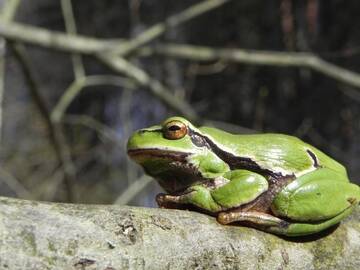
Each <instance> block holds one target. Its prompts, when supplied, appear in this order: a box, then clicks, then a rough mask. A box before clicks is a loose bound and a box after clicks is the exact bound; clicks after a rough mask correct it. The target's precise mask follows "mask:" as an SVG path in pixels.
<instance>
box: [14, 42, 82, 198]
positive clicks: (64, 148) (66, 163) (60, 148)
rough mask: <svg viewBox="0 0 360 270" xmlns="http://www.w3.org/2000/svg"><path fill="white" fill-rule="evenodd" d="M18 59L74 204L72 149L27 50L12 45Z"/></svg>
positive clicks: (68, 196)
mask: <svg viewBox="0 0 360 270" xmlns="http://www.w3.org/2000/svg"><path fill="white" fill-rule="evenodd" d="M11 48H12V50H13V52H14V55H15V57H16V59H17V60H18V62H19V64H20V67H21V69H22V72H23V73H24V76H25V79H26V81H27V83H28V86H29V91H30V95H31V97H32V99H33V101H34V103H35V105H36V106H37V107H38V109H39V111H40V115H41V116H42V117H43V119H44V122H45V124H46V127H47V130H48V132H49V137H50V141H51V143H52V145H53V147H54V150H55V154H56V156H57V158H58V160H59V163H60V164H61V167H62V169H63V172H64V179H63V181H64V184H65V188H66V194H67V201H69V202H73V201H74V200H75V195H74V193H73V185H74V183H75V174H76V169H75V166H74V165H73V163H72V160H71V154H70V149H69V147H68V145H67V142H66V139H65V137H64V135H63V130H62V128H61V126H59V125H56V124H54V123H53V122H52V121H51V119H50V112H49V110H48V108H47V106H46V102H45V100H44V99H43V97H42V96H41V94H40V91H39V87H38V84H37V82H36V80H35V77H34V75H33V73H32V69H31V65H30V61H29V59H28V58H27V56H26V51H25V48H24V47H23V46H21V45H19V44H11Z"/></svg>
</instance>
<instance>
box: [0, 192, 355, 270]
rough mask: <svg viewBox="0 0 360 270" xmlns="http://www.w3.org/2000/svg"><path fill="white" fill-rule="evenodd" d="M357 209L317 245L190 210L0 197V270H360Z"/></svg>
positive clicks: (309, 240)
mask: <svg viewBox="0 0 360 270" xmlns="http://www.w3.org/2000/svg"><path fill="white" fill-rule="evenodd" d="M359 254H360V209H357V210H356V211H355V213H353V215H352V216H351V217H349V218H347V219H346V220H345V221H344V222H342V224H341V225H340V226H339V227H337V228H336V229H334V230H333V231H331V232H328V233H327V234H325V235H322V237H317V239H312V238H298V239H294V240H289V239H284V238H280V237H277V236H274V235H271V234H267V233H264V232H261V231H258V230H255V229H251V228H246V227H240V226H222V225H220V224H218V223H217V222H216V220H215V219H214V218H213V217H210V216H207V215H204V214H199V213H196V212H190V211H180V210H164V209H152V208H140V207H128V206H121V207H119V206H114V205H77V204H56V203H44V202H35V201H25V200H18V199H10V198H0V269H12V270H14V269H39V270H41V269H107V270H110V269H360V257H359Z"/></svg>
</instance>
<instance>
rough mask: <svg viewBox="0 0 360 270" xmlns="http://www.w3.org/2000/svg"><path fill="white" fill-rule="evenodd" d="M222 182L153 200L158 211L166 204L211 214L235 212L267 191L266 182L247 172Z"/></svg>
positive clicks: (225, 177)
mask: <svg viewBox="0 0 360 270" xmlns="http://www.w3.org/2000/svg"><path fill="white" fill-rule="evenodd" d="M222 179H223V181H217V180H218V179H214V180H213V185H208V186H204V185H195V186H192V187H190V188H188V190H187V191H186V192H185V193H184V194H181V195H178V196H174V195H167V194H159V195H158V196H157V198H156V200H157V203H158V205H159V206H160V207H163V206H165V207H167V205H168V204H191V205H194V206H196V207H198V208H200V209H203V210H206V211H208V212H211V213H217V212H220V211H224V210H226V209H229V208H236V207H238V206H240V205H243V204H245V203H248V202H251V201H252V200H254V199H255V198H256V197H258V196H259V195H260V194H262V193H263V192H265V191H266V190H267V189H268V182H267V180H266V179H265V178H264V177H263V176H261V175H259V174H257V173H254V172H251V171H248V170H234V171H229V172H227V173H225V174H224V175H223V178H222Z"/></svg>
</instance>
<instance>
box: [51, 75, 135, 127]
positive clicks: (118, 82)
mask: <svg viewBox="0 0 360 270" xmlns="http://www.w3.org/2000/svg"><path fill="white" fill-rule="evenodd" d="M96 85H114V86H118V87H123V88H126V89H134V88H135V86H136V85H135V83H134V82H133V81H132V80H130V79H127V78H122V77H120V76H113V75H90V76H86V77H82V78H80V79H77V80H75V81H74V82H73V83H72V84H71V85H70V86H69V87H68V88H67V89H66V90H65V92H64V94H63V95H62V96H61V98H60V100H59V101H58V103H57V104H56V106H55V107H54V109H53V111H52V112H51V120H52V121H54V122H57V123H58V122H60V121H61V118H62V117H63V115H64V113H65V111H66V109H67V108H68V106H69V105H70V103H71V102H72V101H73V100H74V99H75V98H76V96H77V95H78V94H79V93H80V92H81V90H82V89H84V88H85V87H88V86H96Z"/></svg>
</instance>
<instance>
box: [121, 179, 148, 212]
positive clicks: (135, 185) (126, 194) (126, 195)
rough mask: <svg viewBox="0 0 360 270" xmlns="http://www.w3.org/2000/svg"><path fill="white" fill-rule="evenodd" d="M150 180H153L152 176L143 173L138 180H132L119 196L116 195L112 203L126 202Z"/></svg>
mask: <svg viewBox="0 0 360 270" xmlns="http://www.w3.org/2000/svg"><path fill="white" fill-rule="evenodd" d="M151 181H153V179H152V178H150V177H148V176H146V175H143V176H142V177H140V178H139V179H138V180H136V181H134V182H132V184H131V185H130V186H128V187H127V188H126V189H125V190H124V191H123V192H122V193H121V195H120V196H119V197H117V199H116V200H115V202H114V204H120V205H125V204H128V203H129V202H130V201H131V200H132V199H133V198H134V197H135V196H136V195H137V194H139V193H140V192H141V191H142V190H144V189H145V188H146V186H147V185H148V184H150V183H151Z"/></svg>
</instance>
